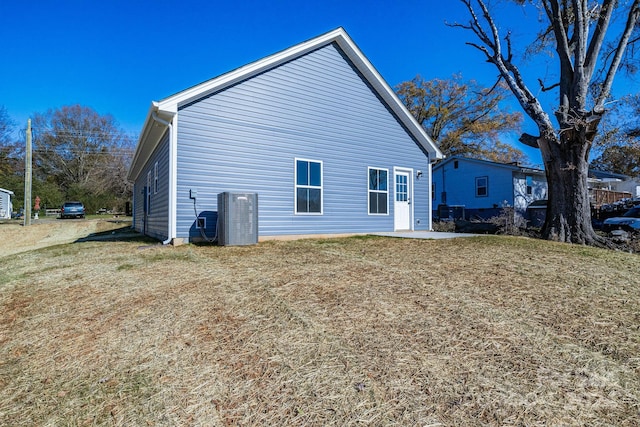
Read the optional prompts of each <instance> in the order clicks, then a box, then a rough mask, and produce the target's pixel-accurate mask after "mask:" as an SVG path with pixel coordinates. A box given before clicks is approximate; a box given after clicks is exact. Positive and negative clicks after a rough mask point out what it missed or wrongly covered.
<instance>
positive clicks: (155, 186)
mask: <svg viewBox="0 0 640 427" xmlns="http://www.w3.org/2000/svg"><path fill="white" fill-rule="evenodd" d="M157 193H158V162H156V164H155V165H154V166H153V194H157Z"/></svg>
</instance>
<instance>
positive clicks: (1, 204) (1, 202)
mask: <svg viewBox="0 0 640 427" xmlns="http://www.w3.org/2000/svg"><path fill="white" fill-rule="evenodd" d="M8 218H11V194H9V193H7V192H6V191H0V219H8Z"/></svg>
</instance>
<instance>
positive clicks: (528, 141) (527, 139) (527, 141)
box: [518, 133, 540, 148]
mask: <svg viewBox="0 0 640 427" xmlns="http://www.w3.org/2000/svg"><path fill="white" fill-rule="evenodd" d="M538 139H540V137H539V136H533V135H529V134H528V133H523V134H522V135H521V136H520V138H518V141H520V142H521V143H523V144H524V145H526V146H528V147H533V148H540V146H539V145H538Z"/></svg>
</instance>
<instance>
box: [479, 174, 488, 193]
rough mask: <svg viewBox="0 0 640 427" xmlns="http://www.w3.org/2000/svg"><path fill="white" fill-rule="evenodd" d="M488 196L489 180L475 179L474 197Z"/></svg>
mask: <svg viewBox="0 0 640 427" xmlns="http://www.w3.org/2000/svg"><path fill="white" fill-rule="evenodd" d="M488 195H489V178H487V177H486V176H479V177H477V178H476V197H487V196H488Z"/></svg>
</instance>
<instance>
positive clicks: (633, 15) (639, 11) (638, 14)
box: [594, 0, 640, 110]
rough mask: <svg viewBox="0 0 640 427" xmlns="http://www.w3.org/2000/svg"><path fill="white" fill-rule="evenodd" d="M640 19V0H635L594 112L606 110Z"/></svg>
mask: <svg viewBox="0 0 640 427" xmlns="http://www.w3.org/2000/svg"><path fill="white" fill-rule="evenodd" d="M638 19H640V0H634V2H633V5H632V6H631V8H630V9H629V16H628V17H627V23H626V25H625V28H624V31H623V33H622V36H621V37H620V41H619V42H618V47H617V48H616V51H615V52H616V54H615V55H614V58H613V61H611V66H610V67H609V70H608V71H607V76H606V77H605V80H604V83H603V84H602V89H601V90H600V94H599V96H598V98H597V100H596V106H595V107H594V110H604V103H605V101H606V100H607V98H608V97H609V93H610V92H611V86H612V85H613V79H614V77H615V75H616V72H617V71H618V67H620V63H621V62H622V57H623V54H624V50H625V49H626V47H627V45H628V44H629V40H630V39H631V34H632V33H633V30H634V28H635V26H636V24H637V23H638Z"/></svg>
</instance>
